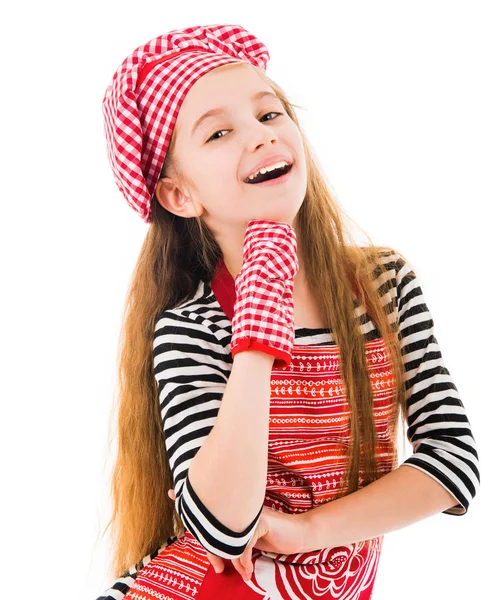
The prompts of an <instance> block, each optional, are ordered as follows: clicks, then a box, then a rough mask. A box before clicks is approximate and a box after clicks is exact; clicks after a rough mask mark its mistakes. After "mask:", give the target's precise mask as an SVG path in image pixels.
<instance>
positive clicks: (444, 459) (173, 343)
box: [153, 251, 480, 558]
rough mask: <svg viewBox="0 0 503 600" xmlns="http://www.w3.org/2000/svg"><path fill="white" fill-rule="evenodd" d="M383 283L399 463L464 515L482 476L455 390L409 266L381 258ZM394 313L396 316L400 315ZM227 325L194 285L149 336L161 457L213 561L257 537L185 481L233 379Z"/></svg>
mask: <svg viewBox="0 0 503 600" xmlns="http://www.w3.org/2000/svg"><path fill="white" fill-rule="evenodd" d="M380 256H381V260H382V262H383V264H385V266H386V272H385V275H381V277H380V279H379V280H375V281H374V284H375V285H376V286H379V287H381V286H382V285H383V282H384V280H383V277H384V276H385V277H386V278H388V279H389V278H391V279H392V283H393V287H392V289H391V290H390V291H388V292H387V293H386V294H384V292H383V294H382V295H381V303H382V304H383V305H384V304H388V303H391V302H392V298H391V296H390V294H395V295H396V296H397V300H398V301H397V310H395V311H394V313H393V312H391V313H390V314H389V316H388V318H389V319H390V320H391V319H393V318H394V319H395V320H396V319H397V318H398V321H399V327H400V330H401V333H402V336H403V337H402V340H401V351H402V356H403V360H404V364H405V371H406V373H405V377H406V394H407V399H408V404H407V406H408V410H407V427H408V429H407V437H408V439H409V442H410V443H411V445H412V447H413V451H414V453H413V455H412V456H410V457H409V458H408V459H406V460H405V461H404V463H403V464H407V465H411V466H414V467H416V468H418V469H420V470H421V471H424V472H425V473H427V474H429V475H430V476H432V477H433V478H434V479H435V480H436V481H438V482H439V483H440V484H441V485H443V486H444V487H445V488H446V489H447V490H448V491H449V492H451V494H452V495H453V496H454V497H455V498H456V499H457V500H458V504H457V505H456V506H453V507H452V508H449V509H447V510H445V511H444V512H445V513H446V514H453V515H462V514H465V513H466V511H467V509H468V506H469V504H470V501H471V500H472V498H473V497H474V496H475V494H476V491H477V488H478V485H479V483H480V476H479V470H478V455H477V450H476V444H475V440H474V437H473V435H472V432H471V428H470V423H469V421H468V418H467V415H466V412H465V409H464V406H463V403H462V402H461V400H460V398H459V394H458V390H457V388H456V386H455V384H454V382H453V381H452V378H451V376H450V374H449V371H448V370H447V368H446V366H445V364H444V362H443V359H442V355H441V352H440V348H439V346H438V342H437V340H436V338H435V334H434V330H433V325H434V324H433V319H432V317H431V314H430V312H429V310H428V307H427V306H426V303H425V300H424V297H423V293H422V291H421V287H420V285H419V282H418V279H417V276H416V275H415V273H414V271H413V269H412V267H411V265H410V264H408V263H407V262H406V261H405V260H404V259H403V257H401V256H400V255H399V254H398V253H395V252H393V251H387V252H383V251H382V252H381V253H380ZM397 312H398V314H396V313H397ZM355 317H356V318H358V319H359V322H360V324H361V325H360V327H361V331H362V334H363V335H364V336H365V338H366V341H370V340H373V339H376V338H378V337H379V334H378V332H377V330H376V329H375V327H374V325H373V323H372V321H371V320H370V318H369V317H368V315H366V314H365V315H364V314H363V311H362V309H361V307H360V306H359V305H358V306H357V308H356V309H355ZM231 335H232V331H231V323H230V321H229V319H228V318H227V316H226V314H225V313H224V311H223V309H222V308H221V306H220V304H219V303H218V302H217V299H216V297H215V296H214V294H213V291H212V289H211V286H210V285H209V284H208V283H205V282H200V285H199V288H198V289H197V292H196V293H195V295H194V296H193V297H192V298H191V299H190V300H187V301H185V302H184V303H183V304H181V305H179V306H178V307H176V308H174V309H169V310H166V311H164V313H163V314H162V315H161V317H160V318H159V319H158V321H157V323H156V327H155V336H154V347H153V352H154V372H155V378H156V380H157V383H158V389H159V400H160V406H161V417H162V421H163V425H164V433H165V439H166V450H167V457H168V460H169V465H170V467H171V471H172V473H173V478H174V487H175V494H176V501H175V507H176V510H177V512H178V514H179V515H180V518H181V520H182V522H183V524H184V526H185V527H186V528H187V530H189V531H190V532H191V533H192V534H193V535H194V536H195V537H196V538H197V539H198V540H199V542H200V543H201V544H202V545H203V546H204V548H205V549H206V550H208V551H210V552H212V553H213V554H216V555H218V556H221V557H223V558H235V557H237V556H239V555H240V554H241V553H242V552H243V551H244V549H245V548H246V545H247V544H248V542H249V541H250V539H251V538H252V536H253V532H254V530H255V527H256V525H257V524H258V516H259V515H257V517H255V519H254V520H253V522H252V523H250V525H249V527H248V528H247V529H245V530H244V531H243V532H234V531H231V530H230V529H229V528H228V527H226V526H225V525H224V524H223V523H221V522H219V521H218V520H217V519H216V518H215V517H214V515H212V514H211V513H210V511H209V510H208V509H207V508H206V507H205V506H204V504H203V503H202V502H201V500H200V498H199V497H198V496H197V494H196V492H195V490H194V488H193V487H192V485H191V484H190V481H189V479H188V478H187V472H188V468H189V465H190V462H191V460H192V458H193V457H194V456H195V454H196V453H197V451H198V450H199V448H200V447H201V446H202V444H203V443H204V441H205V439H206V437H207V435H208V434H209V433H210V431H211V429H212V427H213V425H214V424H215V421H216V418H217V415H218V410H219V407H220V402H221V399H222V396H223V393H224V390H225V386H226V384H227V380H228V378H229V375H230V372H231V367H232V358H231V353H230V341H231ZM295 343H296V344H320V345H326V344H333V337H332V335H331V332H330V331H329V330H328V329H305V328H298V327H296V328H295Z"/></svg>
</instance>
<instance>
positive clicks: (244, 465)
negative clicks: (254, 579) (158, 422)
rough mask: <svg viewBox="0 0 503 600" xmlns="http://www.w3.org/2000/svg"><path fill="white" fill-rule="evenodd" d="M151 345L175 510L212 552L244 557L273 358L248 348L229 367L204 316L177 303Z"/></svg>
mask: <svg viewBox="0 0 503 600" xmlns="http://www.w3.org/2000/svg"><path fill="white" fill-rule="evenodd" d="M153 352H154V375H155V378H156V380H157V383H158V390H159V402H160V412H161V419H162V422H163V429H164V434H165V439H166V451H167V457H168V462H169V466H170V468H171V472H172V474H173V483H174V488H175V493H176V501H175V508H176V511H177V512H178V514H179V515H180V519H181V520H182V523H183V524H184V526H185V528H186V529H187V530H188V531H190V532H191V533H192V534H193V535H194V536H195V537H196V538H197V539H198V540H199V542H200V543H201V544H202V545H203V547H204V548H205V549H206V550H207V551H209V552H211V553H213V554H215V555H217V556H220V557H222V558H235V557H238V556H240V555H241V554H242V553H243V552H244V549H245V548H246V545H247V544H248V542H249V540H250V539H251V537H252V535H253V533H254V530H255V528H256V526H257V525H258V518H259V515H260V511H261V510H262V504H263V499H264V493H265V485H266V469H267V435H268V416H269V396H270V369H271V367H272V363H273V361H274V357H269V356H267V355H265V354H262V353H259V352H252V351H250V352H243V353H242V356H236V358H235V361H234V366H233V367H232V372H231V358H230V356H229V354H228V352H226V349H225V348H224V347H223V346H222V345H221V344H220V343H219V342H218V339H217V337H216V336H215V334H214V333H212V332H211V331H210V330H209V329H208V328H207V326H206V324H205V322H204V319H203V318H202V317H201V316H200V315H196V314H192V313H189V312H188V311H184V310H178V309H173V310H166V311H164V313H163V314H162V316H161V318H160V319H159V320H158V322H157V323H156V327H155V334H154V349H153ZM269 363H270V364H271V367H270V366H269ZM217 417H218V418H217ZM261 431H262V432H263V435H261V434H260V432H261ZM192 467H194V468H192ZM245 473H246V475H247V477H245V476H244V474H245ZM189 474H190V476H189Z"/></svg>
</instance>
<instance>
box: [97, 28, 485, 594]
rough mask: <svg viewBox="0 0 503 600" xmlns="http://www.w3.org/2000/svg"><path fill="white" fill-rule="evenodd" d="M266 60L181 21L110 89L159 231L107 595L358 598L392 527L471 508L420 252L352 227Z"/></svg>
mask: <svg viewBox="0 0 503 600" xmlns="http://www.w3.org/2000/svg"><path fill="white" fill-rule="evenodd" d="M268 60H269V54H268V52H267V48H266V47H265V46H264V44H262V43H261V42H260V41H259V40H258V39H257V38H256V37H255V36H253V35H252V34H251V33H249V32H248V31H246V30H245V29H244V28H242V27H240V26H237V25H212V26H198V27H188V28H186V29H179V30H175V31H171V32H169V33H167V34H165V35H162V36H160V37H158V38H156V39H153V40H151V41H150V42H148V43H147V44H145V45H143V46H141V47H139V48H137V49H136V50H135V51H134V52H133V53H132V54H131V55H130V56H128V57H127V58H126V59H125V61H124V62H123V63H122V65H121V66H120V67H119V69H118V70H117V72H116V73H115V75H114V77H113V80H112V82H111V84H110V86H109V88H108V89H107V91H106V95H105V98H104V103H103V109H104V117H105V134H106V139H107V144H108V154H109V158H110V162H111V166H112V169H113V172H114V176H115V179H116V182H117V184H118V186H119V189H120V190H121V192H122V193H123V195H124V197H125V198H126V200H127V202H128V203H129V205H130V206H131V207H132V208H133V209H134V210H136V211H137V212H138V213H139V214H140V216H141V217H142V219H143V220H144V221H145V222H147V223H149V230H148V232H147V235H146V238H145V242H144V244H143V248H142V250H141V255H140V258H139V260H138V264H137V266H136V269H135V272H134V275H133V280H132V283H131V288H130V291H129V295H128V301H127V310H126V313H125V317H124V328H123V335H122V347H121V352H122V353H121V359H120V365H119V368H120V381H119V386H120V388H119V407H118V453H117V459H116V465H115V469H114V473H113V486H112V493H113V501H114V506H113V514H112V518H111V521H110V523H109V525H112V526H113V528H112V529H113V532H114V557H113V565H112V566H113V573H114V577H115V578H117V579H116V581H115V583H113V584H112V585H111V587H110V589H108V590H107V591H106V592H105V593H104V594H103V595H102V596H100V599H99V600H105V599H107V600H109V599H112V598H113V599H115V600H120V599H124V600H126V599H133V598H135V599H149V600H150V599H154V598H155V599H157V600H163V599H166V600H168V599H170V600H181V599H186V598H191V599H194V598H195V599H197V600H206V599H210V598H211V599H212V598H218V599H222V598H229V599H230V598H232V599H246V598H249V599H250V600H251V599H265V600H267V599H271V600H272V599H275V600H276V599H283V598H285V599H286V598H322V599H325V598H326V599H328V598H330V599H334V598H338V599H345V600H353V599H355V600H356V599H359V600H364V599H368V598H370V597H371V594H372V588H373V585H374V580H375V576H376V570H377V566H378V563H379V557H380V552H381V546H382V541H383V535H384V534H385V533H386V532H388V531H392V530H395V529H397V528H401V527H404V526H406V525H409V524H411V523H414V522H416V521H418V520H419V519H423V518H426V517H428V516H431V515H433V514H435V513H438V512H443V513H444V514H449V515H463V514H466V511H467V510H468V507H469V505H470V502H471V501H472V499H473V498H474V496H475V494H476V492H477V489H478V487H479V484H480V475H479V466H478V454H477V449H476V444H475V440H474V437H473V435H472V432H471V428H470V423H469V421H468V418H467V416H466V412H465V409H464V406H463V403H462V402H461V400H460V398H459V394H458V390H457V388H456V386H455V384H454V382H453V381H452V379H451V377H450V374H449V371H448V370H447V368H446V366H445V365H444V362H443V359H442V355H441V352H440V349H439V347H438V343H437V340H436V338H435V335H434V330H433V320H432V317H431V314H430V312H429V310H428V308H427V305H426V303H425V300H424V297H423V294H422V291H421V287H420V285H419V282H418V279H417V277H416V275H415V273H414V270H413V268H412V266H411V264H410V263H409V262H408V261H407V260H406V259H405V258H404V257H403V256H402V255H401V254H400V253H398V252H397V251H395V250H394V249H392V248H386V247H378V246H375V245H373V244H370V245H369V246H365V247H360V246H357V245H356V244H355V243H354V242H352V238H351V236H350V234H349V232H348V230H347V228H346V227H345V223H344V221H343V218H342V214H341V209H340V208H339V207H338V206H337V203H336V201H335V200H334V198H333V197H332V195H331V194H330V192H329V188H328V184H327V182H326V181H325V180H324V178H323V176H322V174H321V172H320V169H319V168H318V167H317V165H316V163H315V161H314V160H313V157H312V155H311V152H310V150H309V145H308V143H307V140H306V139H305V136H304V135H303V133H302V132H301V129H300V126H299V123H298V121H297V118H296V115H295V112H294V110H293V105H292V104H291V103H290V102H289V101H288V99H287V97H286V96H285V94H284V92H283V91H282V90H281V88H280V87H279V86H278V85H277V84H275V83H274V82H273V81H271V80H270V79H269V78H268V77H267V75H266V74H265V70H266V66H267V62H268ZM399 423H401V425H402V428H404V427H405V423H406V424H407V437H408V440H409V441H410V442H411V444H412V447H413V454H412V456H410V457H409V458H408V459H407V460H405V461H404V462H403V463H402V465H400V466H398V465H397V457H398V452H397V440H398V433H399V427H398V425H399ZM173 500H174V502H173Z"/></svg>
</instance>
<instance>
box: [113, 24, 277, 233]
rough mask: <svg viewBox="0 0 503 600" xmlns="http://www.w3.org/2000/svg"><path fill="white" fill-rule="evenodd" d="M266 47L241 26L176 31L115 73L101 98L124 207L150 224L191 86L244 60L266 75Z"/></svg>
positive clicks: (153, 42) (147, 46)
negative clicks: (171, 146) (182, 106)
mask: <svg viewBox="0 0 503 600" xmlns="http://www.w3.org/2000/svg"><path fill="white" fill-rule="evenodd" d="M269 58H270V56H269V53H268V51H267V48H266V46H265V45H264V44H263V43H262V42H260V40H258V39H257V38H256V37H255V36H253V35H252V34H251V33H249V32H248V31H246V29H244V28H243V27H241V26H239V25H208V26H195V27H187V28H186V29H176V30H173V31H170V32H168V33H166V34H164V35H161V36H159V37H157V38H154V39H153V40H150V41H149V42H147V43H146V44H144V45H143V46H140V47H139V48H137V49H136V50H134V51H133V52H132V54H130V55H129V56H128V57H127V58H126V59H125V60H124V62H123V63H122V64H121V65H120V67H119V68H118V69H117V71H116V73H115V75H114V76H113V79H112V82H111V83H110V85H109V86H108V88H107V90H106V93H105V97H104V99H103V116H104V120H105V137H106V141H107V151H108V158H109V160H110V164H111V166H112V171H113V173H114V177H115V181H116V183H117V185H118V187H119V189H120V191H121V192H122V193H123V194H124V197H125V198H126V200H127V202H128V204H129V205H130V206H131V207H132V208H133V209H134V210H136V211H137V212H138V213H139V214H140V216H141V218H142V219H143V220H144V221H145V222H146V223H149V222H150V217H151V200H152V196H153V194H154V192H155V186H156V184H157V181H158V179H159V176H160V173H161V169H162V165H163V162H164V158H165V156H166V152H167V149H168V146H169V141H170V139H171V135H172V133H173V130H174V128H175V122H176V118H177V116H178V112H179V110H180V107H181V105H182V103H183V100H184V98H185V96H186V94H187V92H188V91H189V89H190V88H191V86H192V85H193V84H194V83H195V82H196V81H197V80H198V79H199V77H202V76H203V75H205V74H206V73H207V72H208V71H211V69H214V68H215V67H218V66H220V65H223V64H226V63H231V62H248V63H251V64H253V65H255V66H257V67H259V68H261V69H263V70H264V71H265V69H266V67H267V63H268V61H269Z"/></svg>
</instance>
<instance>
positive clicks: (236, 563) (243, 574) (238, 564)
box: [232, 558, 250, 581]
mask: <svg viewBox="0 0 503 600" xmlns="http://www.w3.org/2000/svg"><path fill="white" fill-rule="evenodd" d="M232 564H233V566H234V568H235V569H236V571H237V572H238V573H239V574H240V575H241V577H242V578H243V579H244V580H245V581H246V580H247V579H249V578H250V577H249V575H248V573H247V571H246V569H245V568H244V567H243V565H242V564H241V561H240V559H239V558H233V559H232Z"/></svg>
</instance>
